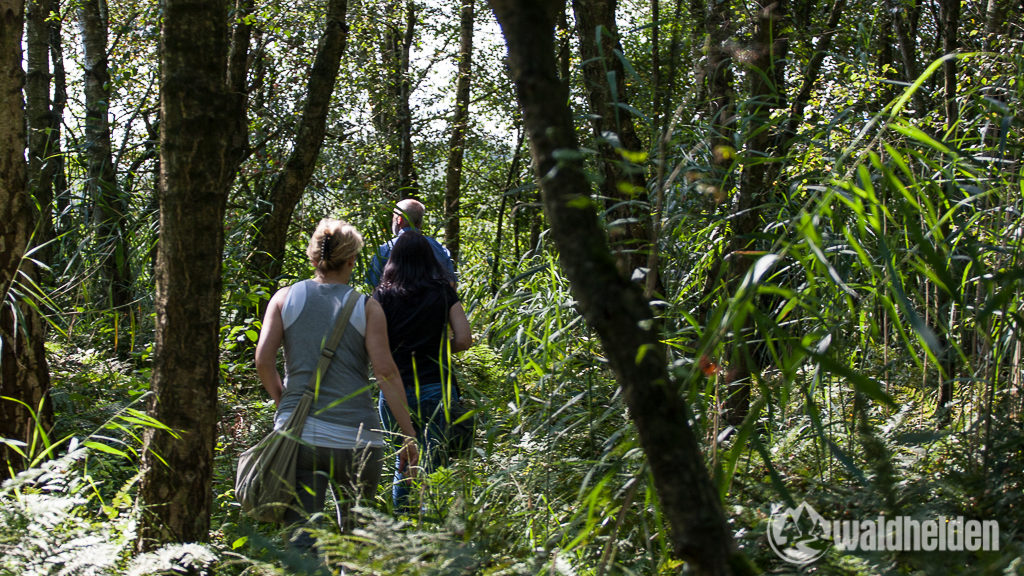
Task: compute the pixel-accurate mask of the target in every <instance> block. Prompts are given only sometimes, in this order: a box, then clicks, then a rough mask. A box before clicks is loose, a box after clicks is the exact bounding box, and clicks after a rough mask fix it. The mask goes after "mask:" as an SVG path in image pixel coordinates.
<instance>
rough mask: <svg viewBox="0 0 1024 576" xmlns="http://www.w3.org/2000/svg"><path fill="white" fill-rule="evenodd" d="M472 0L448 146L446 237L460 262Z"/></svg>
mask: <svg viewBox="0 0 1024 576" xmlns="http://www.w3.org/2000/svg"><path fill="white" fill-rule="evenodd" d="M473 3H474V0H462V18H461V21H460V24H459V79H458V84H457V86H456V88H455V114H454V116H453V117H452V137H451V141H450V142H449V145H448V171H447V174H446V178H445V186H444V222H445V224H444V240H445V245H446V246H447V247H448V251H449V252H451V255H452V261H453V262H455V263H458V262H459V251H460V242H459V233H460V228H461V222H460V220H459V204H460V202H459V197H460V189H461V184H462V159H463V156H465V147H466V130H467V127H468V124H469V93H470V86H471V84H472V80H473V78H472V74H473Z"/></svg>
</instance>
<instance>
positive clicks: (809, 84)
mask: <svg viewBox="0 0 1024 576" xmlns="http://www.w3.org/2000/svg"><path fill="white" fill-rule="evenodd" d="M845 8H846V0H834V2H832V8H831V9H830V10H829V17H828V21H827V22H826V23H825V29H824V30H823V31H822V32H821V34H819V35H818V36H817V38H818V41H817V43H816V44H815V45H814V52H813V54H814V55H813V56H811V60H810V62H808V63H807V69H806V71H805V72H804V74H803V83H802V84H801V85H800V92H798V93H797V95H796V98H794V99H793V104H792V105H791V106H790V109H789V120H788V121H787V122H786V128H785V130H783V131H782V132H781V133H780V134H779V142H778V146H777V148H778V149H779V152H780V154H785V153H786V151H788V150H789V147H790V145H792V143H793V142H794V140H795V139H796V138H795V137H796V133H797V131H798V130H799V129H800V124H802V123H803V120H804V110H805V109H806V108H807V103H808V102H810V101H811V92H812V91H813V90H814V84H815V83H816V82H817V80H818V77H819V76H820V75H821V67H822V65H824V63H825V57H826V56H828V54H829V53H830V52H831V48H832V38H833V37H834V36H835V33H836V32H837V31H838V30H839V28H838V27H839V18H840V16H842V14H843V10H844V9H845Z"/></svg>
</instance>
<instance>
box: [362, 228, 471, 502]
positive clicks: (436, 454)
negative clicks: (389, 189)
mask: <svg viewBox="0 0 1024 576" xmlns="http://www.w3.org/2000/svg"><path fill="white" fill-rule="evenodd" d="M373 298H374V299H376V300H377V301H378V302H380V305H381V307H382V308H383V309H384V315H385V317H386V318H387V322H388V342H389V343H390V345H391V355H392V357H394V359H395V364H396V365H397V366H398V370H399V372H400V373H401V376H402V384H403V385H404V386H405V393H406V399H407V401H408V403H409V412H410V413H411V414H412V419H413V425H414V427H415V428H416V437H417V439H418V440H419V443H420V450H421V452H422V457H421V458H420V464H421V466H422V467H423V469H424V470H425V471H426V472H428V473H429V472H430V471H431V470H433V468H434V467H436V466H437V465H439V464H441V463H442V462H443V461H444V458H445V454H444V444H445V438H446V431H447V429H448V426H449V423H450V421H451V420H450V415H451V412H450V409H451V407H452V406H453V405H454V404H455V402H456V401H457V400H458V398H459V389H458V386H457V385H456V383H455V376H454V374H453V373H452V367H451V355H452V354H453V353H455V352H461V351H463V350H466V349H467V348H469V347H470V346H471V345H472V333H471V331H470V327H469V320H468V319H467V318H466V312H465V310H463V308H462V304H461V303H460V302H459V297H458V295H457V294H456V293H455V289H454V288H452V286H451V284H450V283H449V281H448V276H447V274H446V272H445V270H444V269H443V268H442V267H441V265H440V264H439V263H438V261H437V258H435V257H434V252H433V250H432V248H431V246H430V243H429V242H428V241H427V239H426V238H425V237H424V236H423V235H422V234H420V233H419V232H417V231H415V230H407V231H406V232H405V233H404V234H402V235H401V236H399V237H398V239H397V240H396V241H395V245H394V247H393V248H392V249H391V254H390V256H389V258H388V262H387V264H386V265H385V266H384V272H383V273H382V274H381V280H380V284H378V286H377V289H376V290H374V292H373ZM379 408H380V413H381V419H382V420H383V422H384V423H385V425H393V424H392V423H393V422H394V421H395V420H394V419H393V417H392V414H391V410H390V408H389V407H388V405H387V404H386V403H385V402H384V401H383V399H381V402H380V406H379ZM408 494H409V487H408V481H407V480H406V479H405V475H404V474H403V471H402V470H401V469H400V468H399V467H396V469H395V483H394V488H393V499H394V503H395V508H396V509H398V510H403V509H405V508H406V507H407V500H408Z"/></svg>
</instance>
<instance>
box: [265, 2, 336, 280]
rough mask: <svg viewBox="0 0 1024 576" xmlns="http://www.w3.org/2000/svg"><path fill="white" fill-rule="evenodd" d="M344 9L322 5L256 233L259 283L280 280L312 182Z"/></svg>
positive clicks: (325, 116)
mask: <svg viewBox="0 0 1024 576" xmlns="http://www.w3.org/2000/svg"><path fill="white" fill-rule="evenodd" d="M347 8H348V3H347V1H346V0H331V1H330V2H329V3H328V5H327V21H326V23H325V24H324V32H323V34H322V35H321V37H320V43H319V45H318V46H317V52H316V58H315V59H314V61H313V68H312V70H311V71H310V73H309V83H308V87H307V89H306V103H305V105H304V107H303V109H302V117H301V118H300V119H299V126H298V129H297V131H296V135H295V142H294V145H293V146H292V153H291V156H289V157H288V161H287V162H285V165H284V169H283V170H282V171H281V172H280V173H278V174H277V176H276V177H275V179H274V182H273V184H271V190H270V205H271V206H272V208H271V211H270V213H269V214H267V215H266V217H265V218H264V220H263V221H262V223H261V224H260V225H259V226H257V227H256V238H255V240H256V253H255V254H254V255H253V271H254V272H255V273H256V274H257V278H259V281H261V282H264V281H265V282H270V283H276V282H277V278H278V276H280V275H281V266H282V262H283V259H284V252H285V244H286V243H287V241H288V227H289V226H290V225H291V221H292V214H293V213H294V212H295V206H296V205H298V203H299V200H300V199H301V198H302V193H303V192H304V191H305V190H306V186H308V185H309V181H310V180H311V179H312V177H313V170H314V169H315V168H316V162H317V160H318V159H319V157H320V150H321V148H323V143H324V134H325V133H326V130H327V114H328V112H330V103H331V96H332V95H333V94H334V85H335V82H337V79H338V69H339V67H340V66H341V56H342V54H344V52H345V41H346V39H347V37H348V25H347V24H346V23H345V13H346V10H347Z"/></svg>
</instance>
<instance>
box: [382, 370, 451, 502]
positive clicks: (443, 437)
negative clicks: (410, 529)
mask: <svg viewBox="0 0 1024 576" xmlns="http://www.w3.org/2000/svg"><path fill="white" fill-rule="evenodd" d="M445 396H446V394H445V389H444V386H443V385H442V384H440V383H438V384H425V385H424V384H421V385H419V387H418V389H417V388H416V387H410V388H406V389H405V398H406V401H407V402H408V403H409V412H410V415H411V416H412V424H413V426H414V427H415V428H416V440H417V442H418V443H419V449H420V468H422V472H423V473H425V474H430V473H431V472H433V471H434V470H435V469H437V467H439V466H444V465H445V464H447V462H448V456H447V453H446V451H445V446H446V444H447V432H448V424H447V418H446V412H445V404H446V401H447V405H448V406H449V407H450V406H452V405H454V404H455V402H456V401H457V400H458V399H459V392H458V390H457V389H454V388H453V389H452V392H451V397H450V398H445ZM378 407H379V409H380V419H381V421H382V422H383V423H384V427H385V428H387V429H389V430H392V431H394V432H398V431H399V429H398V423H397V422H396V421H395V418H394V416H392V414H391V410H390V409H389V408H388V405H387V403H386V402H385V401H384V395H383V394H382V395H381V397H380V403H379V405H378ZM392 438H394V437H392ZM392 444H393V445H394V446H395V448H396V449H397V448H400V447H401V446H400V445H399V444H398V443H397V442H392ZM391 497H392V501H393V503H394V506H395V510H396V511H399V512H408V511H409V482H408V481H407V480H406V478H405V476H404V475H403V474H402V473H401V472H400V471H399V470H398V457H397V456H396V457H395V478H394V484H393V485H392V492H391Z"/></svg>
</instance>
